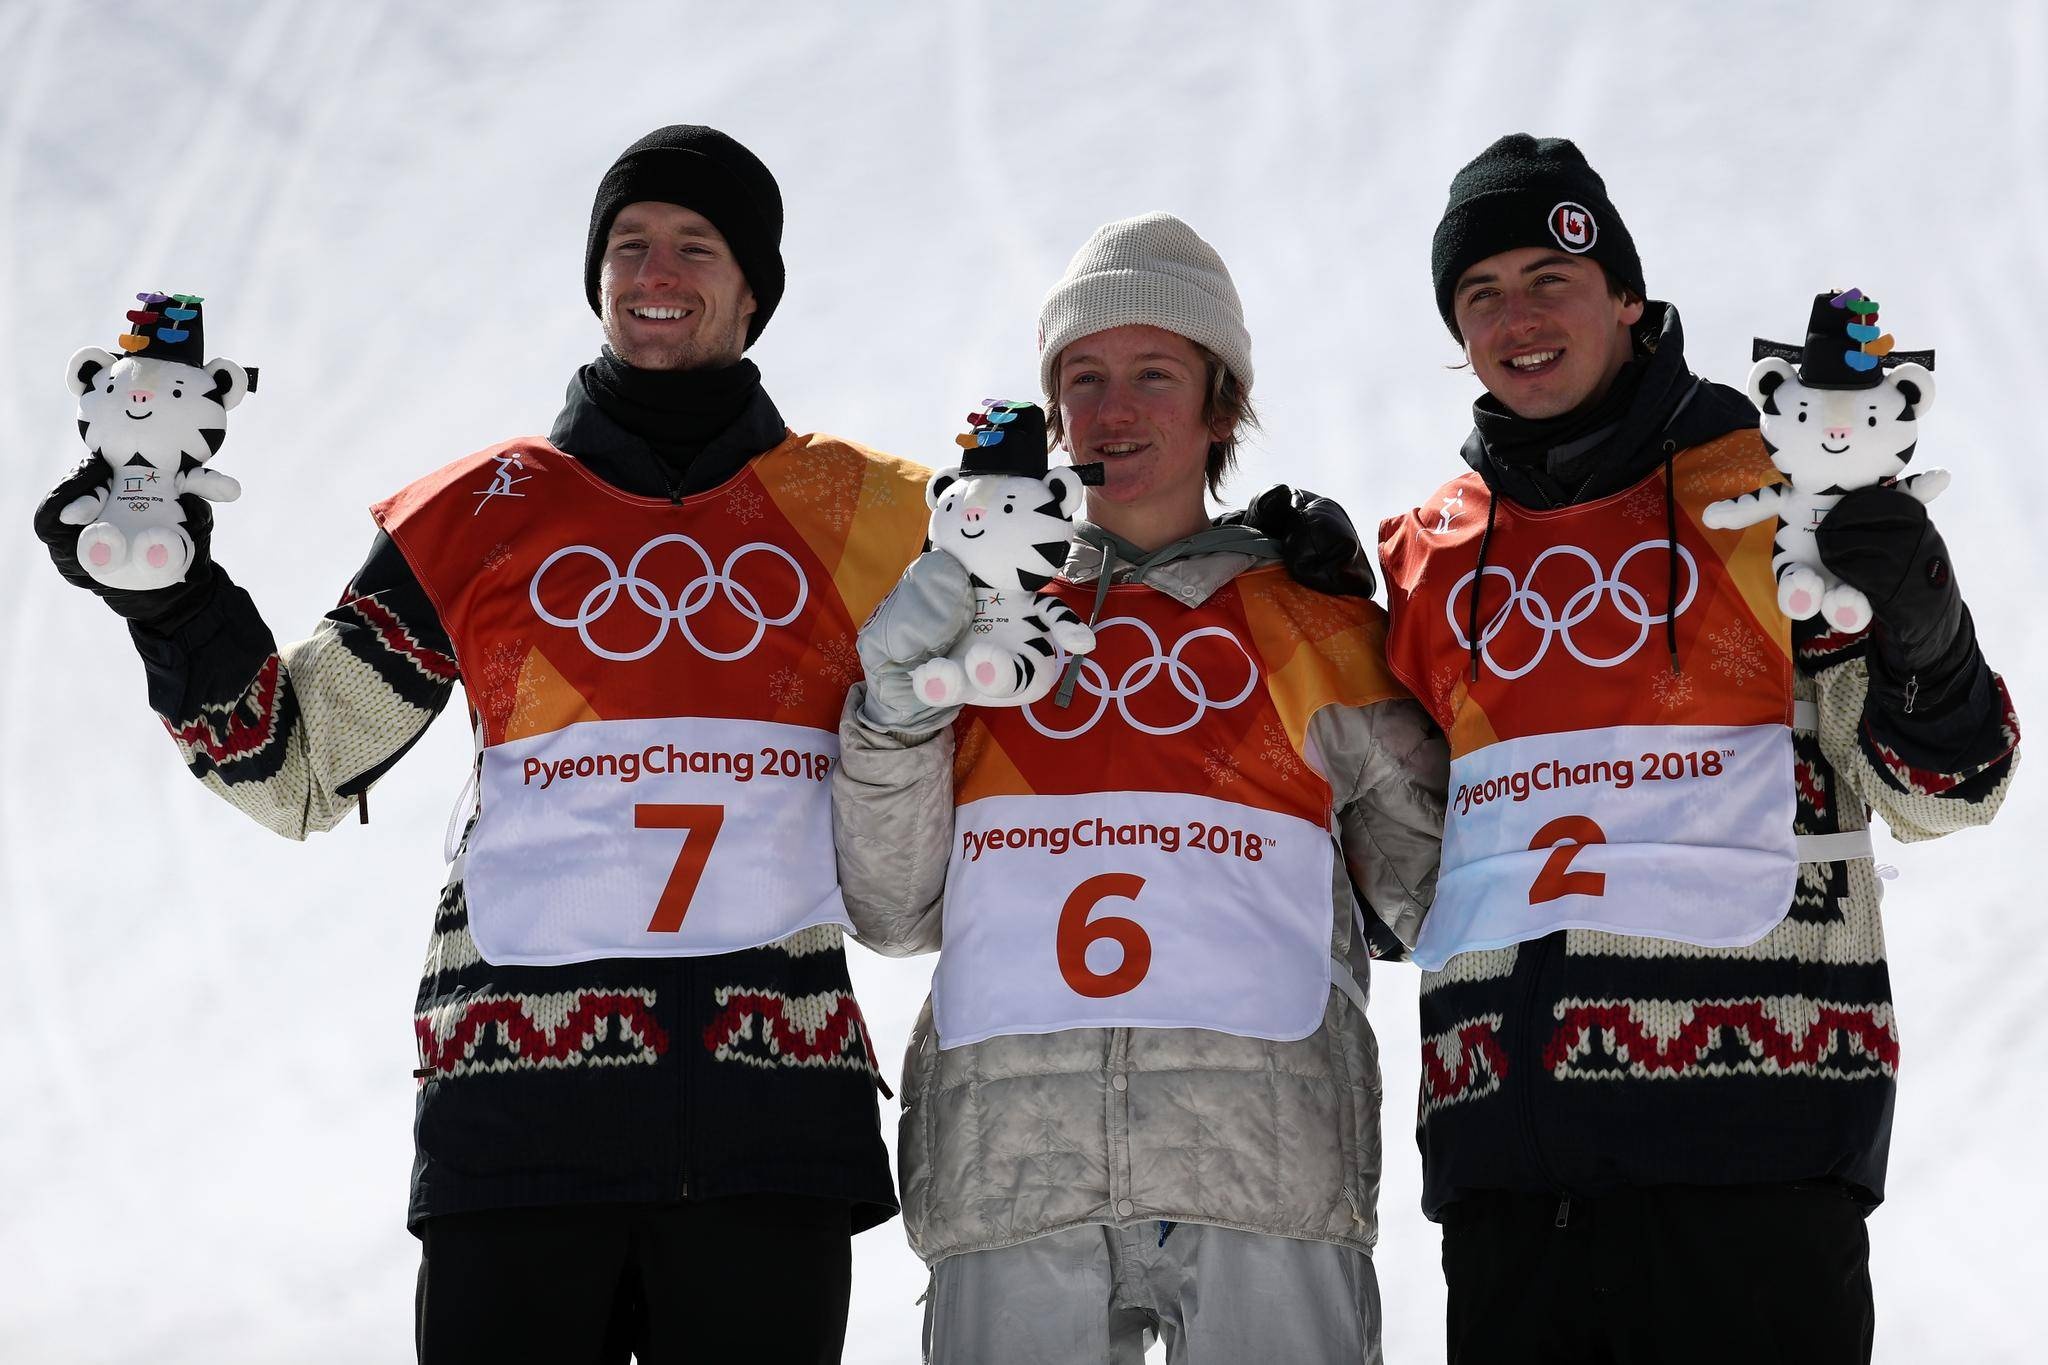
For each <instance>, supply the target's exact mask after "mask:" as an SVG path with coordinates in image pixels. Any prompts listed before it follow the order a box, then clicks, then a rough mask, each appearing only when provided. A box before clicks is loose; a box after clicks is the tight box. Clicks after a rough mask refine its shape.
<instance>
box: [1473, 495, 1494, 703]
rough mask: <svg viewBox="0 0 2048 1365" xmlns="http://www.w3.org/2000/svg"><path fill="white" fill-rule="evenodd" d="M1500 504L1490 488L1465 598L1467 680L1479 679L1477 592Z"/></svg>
mask: <svg viewBox="0 0 2048 1365" xmlns="http://www.w3.org/2000/svg"><path fill="white" fill-rule="evenodd" d="M1499 506H1500V499H1499V498H1498V497H1497V496H1495V495H1494V493H1493V491H1492V490H1491V489H1488V490H1487V497H1486V530H1485V531H1484V532H1482V533H1481V535H1480V537H1479V567H1478V568H1477V569H1475V570H1473V571H1472V596H1471V597H1470V598H1469V599H1467V605H1466V617H1465V643H1466V644H1467V645H1469V646H1470V647H1471V649H1472V676H1471V677H1470V679H1468V681H1471V682H1478V681H1479V594H1480V593H1481V592H1483V591H1485V589H1486V551H1487V547H1488V546H1490V545H1491V544H1492V543H1493V514H1494V511H1495V510H1496V509H1497V508H1498V507H1499Z"/></svg>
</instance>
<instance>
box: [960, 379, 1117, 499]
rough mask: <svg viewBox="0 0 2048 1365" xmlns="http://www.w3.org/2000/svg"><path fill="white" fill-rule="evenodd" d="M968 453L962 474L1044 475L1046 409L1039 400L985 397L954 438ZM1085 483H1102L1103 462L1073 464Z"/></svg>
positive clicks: (1033, 477) (961, 464)
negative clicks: (965, 428) (1027, 400)
mask: <svg viewBox="0 0 2048 1365" xmlns="http://www.w3.org/2000/svg"><path fill="white" fill-rule="evenodd" d="M953 441H954V444H956V445H959V446H962V447H964V448H965V449H966V451H967V453H966V454H965V455H964V456H962V457H961V460H960V472H961V473H962V474H1016V475H1020V476H1021V477H1023V478H1027V479H1042V478H1044V477H1045V474H1046V470H1047V468H1048V467H1049V466H1048V465H1047V463H1046V440H1045V409H1043V408H1041V407H1039V406H1038V404H1036V403H1020V402H1015V401H1012V400H1009V399H1002V398H986V399H983V400H982V404H981V410H980V411H978V412H970V413H968V414H967V430H966V431H965V432H963V433H961V434H960V435H958V436H955V437H954V438H953ZM1074 473H1075V474H1076V475H1077V476H1078V477H1079V478H1080V480H1081V482H1082V483H1083V484H1086V485H1087V486H1089V487H1091V488H1096V487H1100V486H1101V484H1102V479H1103V470H1102V466H1101V465H1099V464H1082V465H1075V466H1074Z"/></svg>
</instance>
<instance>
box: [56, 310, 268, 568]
mask: <svg viewBox="0 0 2048 1365" xmlns="http://www.w3.org/2000/svg"><path fill="white" fill-rule="evenodd" d="M135 297H136V298H137V299H138V300H139V301H140V302H141V304H142V307H141V308H139V309H136V310H134V311H132V312H130V313H129V314H128V320H129V322H130V323H131V324H132V326H133V330H132V331H130V332H128V333H126V334H124V335H123V336H122V337H121V338H120V339H119V345H120V346H121V349H122V350H123V351H124V352H126V354H124V355H121V356H118V357H117V356H115V355H114V354H113V353H112V352H109V351H103V350H101V349H100V348H99V347H97V346H87V347H85V348H84V349H83V350H81V351H79V352H78V353H77V354H76V355H74V356H72V357H71V363H70V366H69V367H68V368H67V370H66V372H65V377H66V378H67V379H68V380H69V382H70V385H71V392H72V393H74V394H76V395H77V396H78V434H79V436H80V437H81V438H83V439H84V441H85V443H86V445H87V446H88V447H89V448H90V449H91V450H92V453H93V454H95V455H97V456H99V458H100V459H101V460H102V461H103V462H104V463H105V464H106V466H107V481H106V483H105V484H104V485H103V486H101V487H100V488H99V489H98V490H96V491H95V492H92V493H88V494H86V495H84V496H83V497H80V498H77V499H75V500H73V501H72V503H71V504H70V505H69V506H67V507H65V508H64V510H63V511H62V513H60V516H61V517H62V519H63V520H64V521H65V522H66V523H68V524H69V525H72V526H80V527H83V528H84V529H83V530H81V531H80V532H79V533H78V562H79V563H80V564H81V565H83V566H84V568H85V571H86V572H87V573H89V574H91V575H92V577H93V578H94V579H95V580H96V581H98V582H100V583H104V584H106V585H107V586H108V587H112V588H128V589H140V590H148V589H151V588H165V587H169V586H170V585H171V584H173V583H178V582H181V581H183V579H184V577H185V571H186V570H187V569H189V568H190V567H191V566H192V556H193V549H192V537H191V536H190V535H189V534H188V533H187V532H186V530H185V512H184V509H183V508H181V507H179V506H178V497H179V495H180V494H183V493H195V494H197V495H199V496H200V497H202V498H206V499H208V500H210V501H213V502H233V501H234V500H235V499H236V498H238V497H240V496H241V495H242V486H241V485H240V484H239V483H237V482H236V481H235V480H233V479H231V478H229V477H228V476H227V475H225V474H222V473H219V472H217V471H215V470H211V469H207V468H204V465H205V463H206V461H207V460H209V459H211V458H212V457H213V455H214V454H215V452H217V451H218V450H219V449H220V445H221V441H222V440H223V439H224V438H225V437H226V435H227V413H228V409H229V408H232V407H234V406H235V405H236V404H237V403H239V402H241V401H242V399H243V397H244V396H246V395H247V394H248V393H249V392H250V390H252V389H253V388H254V387H255V375H256V372H255V371H254V370H245V369H243V368H242V367H241V366H240V365H237V364H236V363H235V362H234V361H232V360H218V359H216V360H202V357H203V356H204V355H205V351H204V349H203V332H202V323H201V321H200V317H199V305H200V303H201V300H200V299H199V298H198V297H197V296H196V295H191V294H137V295H136V296H135Z"/></svg>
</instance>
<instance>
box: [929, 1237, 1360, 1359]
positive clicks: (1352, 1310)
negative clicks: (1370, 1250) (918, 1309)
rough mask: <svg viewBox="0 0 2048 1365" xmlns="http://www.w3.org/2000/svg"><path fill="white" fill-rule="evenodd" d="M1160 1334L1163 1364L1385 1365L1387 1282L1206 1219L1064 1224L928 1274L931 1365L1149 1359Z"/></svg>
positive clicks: (1351, 1254)
mask: <svg viewBox="0 0 2048 1365" xmlns="http://www.w3.org/2000/svg"><path fill="white" fill-rule="evenodd" d="M1162 1234H1163V1236H1162ZM1155 1336H1160V1337H1163V1338H1165V1341H1166V1360H1167V1365H1245V1362H1248V1361H1260V1360H1270V1361H1286V1362H1288V1363H1289V1365H1340V1362H1341V1365H1361V1362H1363V1365H1380V1289H1379V1281H1378V1280H1377V1279H1376V1278H1375V1277H1374V1275H1373V1269H1372V1258H1371V1257H1370V1256H1366V1255H1363V1254H1361V1253H1359V1252H1356V1251H1352V1250H1350V1249H1349V1248H1347V1247H1340V1246H1336V1245H1333V1244H1332V1243H1329V1242H1306V1241H1299V1240H1297V1239H1295V1238H1292V1237H1273V1236H1267V1235H1264V1234H1260V1233H1255V1232H1238V1231H1235V1230H1233V1229H1231V1228H1217V1227H1207V1226H1204V1225H1203V1224H1200V1223H1168V1224H1160V1223H1140V1224H1137V1225H1135V1226H1133V1227H1125V1228H1114V1227H1093V1226H1091V1227H1082V1228H1068V1229H1066V1230H1065V1231H1063V1232H1052V1233H1047V1234H1045V1235H1044V1236H1042V1237H1034V1238H1032V1239H1031V1240H1030V1241H1028V1242H1020V1243H1019V1244H1018V1245H1016V1246H1013V1247H1003V1248H1001V1249H999V1250H996V1251H970V1252H965V1253H962V1254H961V1255H958V1256H948V1257H947V1258H946V1259H945V1260H943V1261H940V1262H939V1263H938V1265H937V1266H935V1267H933V1270H932V1289H931V1296H930V1298H928V1299H927V1300H926V1302H925V1311H924V1349H925V1359H926V1361H927V1362H929V1365H1139V1362H1141V1361H1143V1360H1144V1358H1145V1348H1146V1346H1148V1345H1149V1344H1150V1343H1151V1341H1152V1339H1153V1338H1154V1337H1155Z"/></svg>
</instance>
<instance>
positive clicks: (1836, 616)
mask: <svg viewBox="0 0 2048 1365" xmlns="http://www.w3.org/2000/svg"><path fill="white" fill-rule="evenodd" d="M1820 614H1821V615H1822V616H1823V617H1825V618H1827V623H1828V624H1829V625H1830V626H1833V627H1834V628H1835V629H1836V630H1838V631H1840V632H1842V634H1844V635H1854V634H1856V633H1858V632H1859V631H1861V630H1863V629H1865V628H1866V627H1868V626H1869V625H1870V599H1869V598H1868V597H1866V596H1864V595H1863V592H1862V590H1861V589H1859V588H1852V587H1850V586H1849V585H1848V584H1847V583H1837V584H1835V586H1834V587H1832V588H1829V589H1828V590H1827V591H1826V592H1825V593H1823V594H1821V599H1820Z"/></svg>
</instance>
